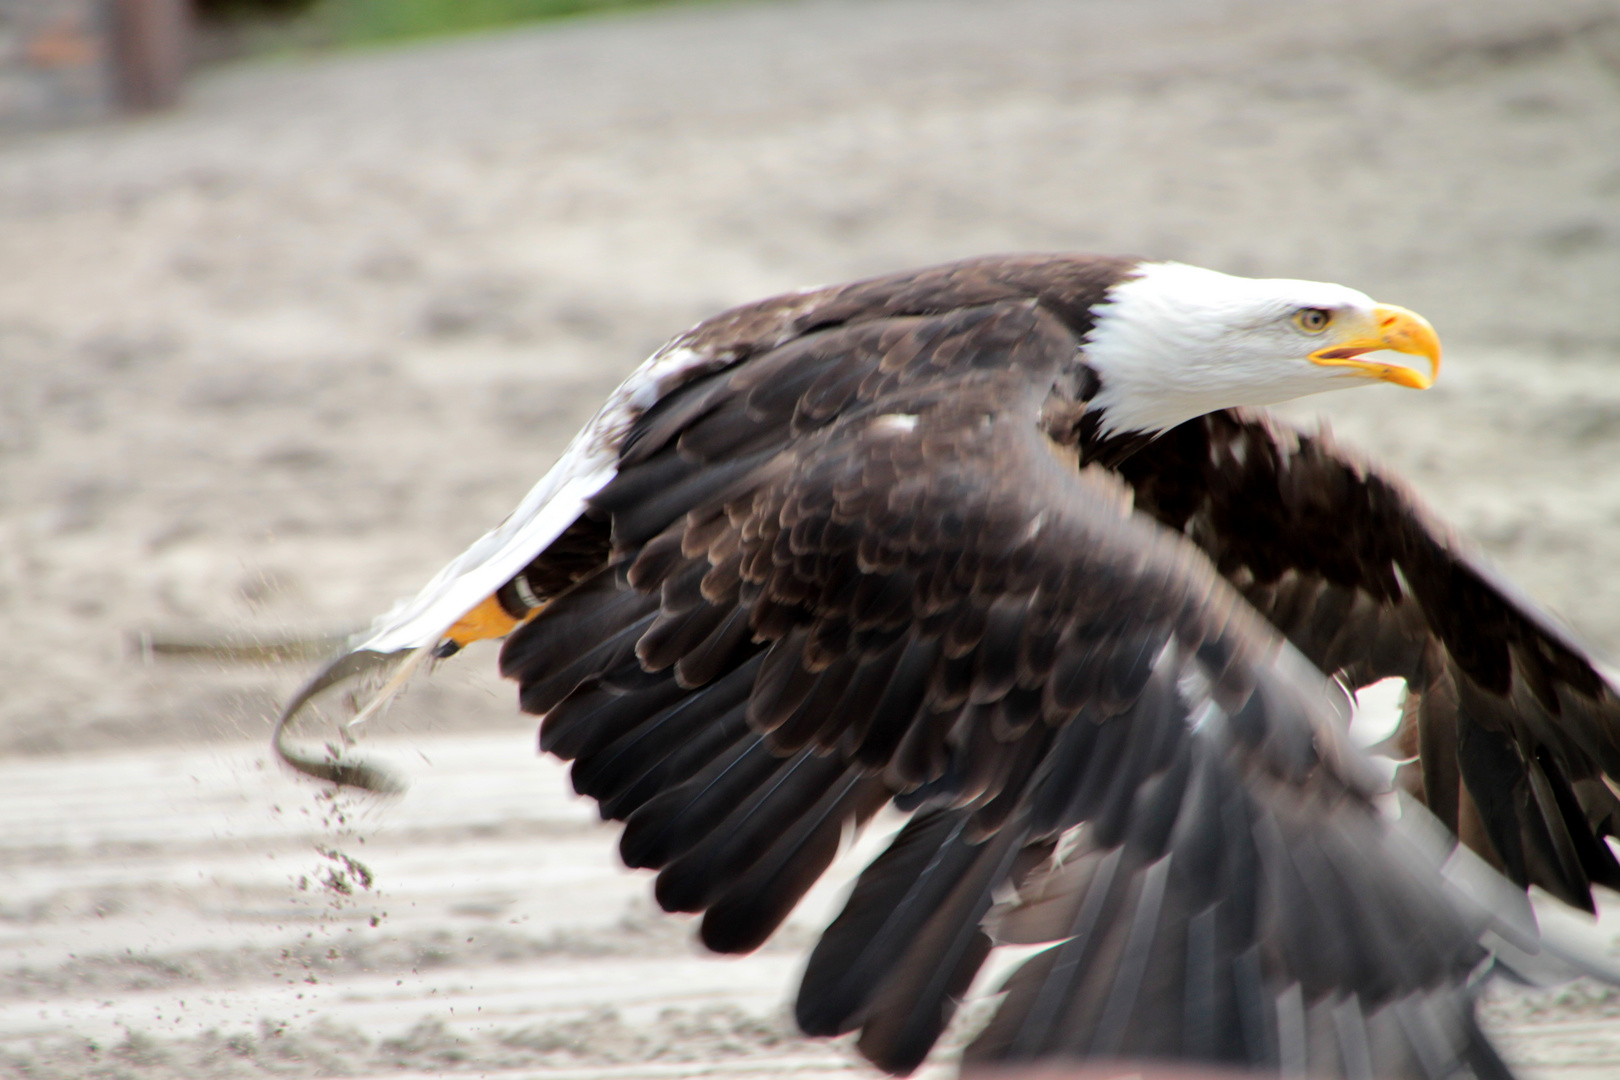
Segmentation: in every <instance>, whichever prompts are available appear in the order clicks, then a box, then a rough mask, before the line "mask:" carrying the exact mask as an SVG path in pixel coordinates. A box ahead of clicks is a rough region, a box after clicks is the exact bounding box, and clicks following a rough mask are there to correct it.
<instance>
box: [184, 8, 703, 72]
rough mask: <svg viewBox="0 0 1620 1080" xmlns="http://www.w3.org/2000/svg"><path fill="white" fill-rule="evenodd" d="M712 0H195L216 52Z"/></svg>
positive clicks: (366, 40)
mask: <svg viewBox="0 0 1620 1080" xmlns="http://www.w3.org/2000/svg"><path fill="white" fill-rule="evenodd" d="M704 2H714V0H197V3H198V13H199V15H200V16H201V18H202V20H203V26H204V28H205V30H206V31H208V32H209V33H210V34H211V35H212V37H213V39H214V40H215V41H216V42H218V43H220V44H222V45H223V48H221V49H216V50H215V51H217V52H219V53H220V54H221V57H222V58H229V57H230V56H240V55H253V54H264V53H275V52H282V51H286V50H288V49H291V50H293V51H302V50H304V49H309V48H315V49H325V48H332V47H339V48H341V47H344V46H352V45H369V44H374V43H384V42H391V41H409V40H412V39H416V38H430V37H440V36H443V35H447V34H464V33H471V32H474V31H478V30H493V29H499V28H500V27H504V26H516V25H519V24H521V23H530V22H540V21H544V20H548V19H566V18H572V17H575V16H585V15H594V14H609V13H613V12H621V11H629V10H632V9H634V8H650V7H668V6H673V5H674V4H679V3H685V4H693V3H704Z"/></svg>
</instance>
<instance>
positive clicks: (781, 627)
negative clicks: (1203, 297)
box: [502, 299, 1495, 1076]
mask: <svg viewBox="0 0 1620 1080" xmlns="http://www.w3.org/2000/svg"><path fill="white" fill-rule="evenodd" d="M1078 346H1079V339H1078V337H1077V335H1076V333H1075V331H1074V329H1073V328H1072V327H1071V326H1069V325H1067V324H1066V323H1065V322H1064V321H1063V320H1062V319H1060V318H1057V317H1055V316H1054V315H1053V313H1052V312H1051V311H1049V310H1047V309H1046V308H1045V307H1044V306H1043V305H1042V304H1041V303H1039V302H1038V301H1037V300H1033V299H1032V300H1007V301H1002V302H994V303H987V304H980V305H976V306H971V307H966V308H957V307H953V308H949V309H948V310H945V311H942V312H940V313H937V314H890V313H882V314H881V317H875V318H868V319H865V320H862V321H846V322H843V323H840V324H836V325H824V326H822V327H821V328H819V329H810V330H808V331H807V332H805V333H804V334H802V335H801V336H798V337H796V338H794V339H793V340H791V341H789V342H787V343H785V344H783V345H781V346H779V347H777V348H775V349H772V350H768V351H764V352H761V353H759V354H757V355H755V356H753V357H751V358H749V359H747V360H746V361H744V362H741V363H739V364H737V365H735V366H733V367H730V368H727V369H725V370H722V371H719V372H716V373H714V374H711V375H708V376H706V377H703V378H701V379H697V380H694V381H692V382H690V383H688V384H687V385H686V386H684V387H682V388H680V389H678V390H676V391H675V392H673V393H671V394H669V395H667V396H666V397H664V398H663V399H661V400H660V401H659V402H658V403H657V404H656V405H654V406H653V407H652V408H651V409H650V410H648V411H647V413H646V414H645V415H644V416H642V417H641V418H640V419H639V420H638V421H637V422H636V424H635V425H634V426H632V428H631V429H630V431H629V433H628V435H627V437H626V439H625V441H624V447H623V451H622V453H621V457H620V462H619V468H618V472H617V475H616V477H615V478H614V479H613V480H612V481H611V482H609V483H608V484H607V485H606V486H605V487H603V488H602V489H601V490H600V491H599V492H597V493H596V494H595V495H593V496H591V497H590V499H589V500H588V509H587V510H586V515H585V517H586V520H587V521H593V522H595V523H597V525H596V527H598V528H600V529H602V530H604V531H605V533H606V534H608V535H609V536H610V537H611V545H612V553H613V554H612V557H611V558H610V559H609V560H608V561H607V562H606V563H605V564H604V565H603V566H602V567H600V568H599V569H598V570H596V571H595V572H594V573H593V574H591V575H590V576H587V577H585V578H583V579H582V580H580V581H578V583H576V584H574V585H573V586H571V587H570V588H568V589H567V591H565V592H563V593H562V595H561V596H559V597H558V598H557V599H555V600H554V601H552V602H551V603H550V604H549V606H547V607H546V608H545V609H544V610H543V611H542V612H541V613H540V614H539V615H538V617H536V618H535V619H533V621H531V622H529V623H527V624H526V625H524V626H522V627H521V628H519V629H518V630H517V631H516V632H514V633H513V634H512V636H511V637H510V638H509V639H508V641H507V643H506V645H505V648H504V650H503V653H502V670H503V671H504V672H505V673H506V674H507V675H509V676H511V677H513V678H515V679H517V680H518V681H519V682H520V684H521V686H522V701H523V705H524V708H526V709H527V710H529V711H532V712H535V713H540V714H544V716H545V720H544V722H543V725H542V734H541V740H542V745H543V746H544V747H545V748H546V749H548V750H551V751H552V752H554V753H557V754H559V755H561V756H563V757H566V758H571V759H573V760H574V762H575V764H574V767H573V778H574V783H575V786H576V787H577V788H578V790H580V791H581V792H582V793H584V794H587V795H591V796H593V797H595V798H597V799H598V800H599V801H600V803H601V807H602V811H603V813H604V815H606V816H609V817H613V818H618V819H622V820H624V821H625V822H626V825H625V831H624V834H623V838H622V843H621V850H622V852H623V854H624V857H625V860H626V861H627V862H628V863H629V864H630V865H632V866H639V867H648V868H653V869H657V870H658V871H659V875H658V880H657V886H656V890H657V896H658V899H659V901H660V903H662V904H663V906H664V907H666V908H668V909H670V910H679V911H702V912H705V916H704V920H703V926H702V936H703V940H704V941H705V942H706V943H707V944H708V945H709V946H710V947H712V948H715V949H718V950H722V951H743V950H747V949H751V948H753V947H755V946H757V945H758V944H759V943H760V942H762V941H763V940H764V939H765V938H766V937H767V936H768V935H769V934H770V933H771V931H772V930H773V929H774V928H775V927H776V926H777V925H779V924H780V922H781V920H782V919H783V918H784V917H785V916H786V915H787V914H788V912H789V911H790V910H791V909H792V907H793V905H794V904H795V903H796V902H797V901H798V899H799V898H800V897H802V896H803V894H804V892H805V891H806V890H807V889H808V888H809V886H810V885H811V884H812V883H813V882H814V881H815V880H816V878H817V877H819V875H820V874H821V873H822V871H823V870H824V869H825V868H826V867H827V865H828V864H829V862H830V861H831V859H832V857H833V855H834V854H835V852H836V850H837V847H838V843H839V840H840V837H841V836H842V835H843V833H844V832H845V830H846V829H847V827H848V826H849V824H850V823H859V822H862V821H864V820H866V819H867V818H869V817H870V816H871V815H872V814H873V813H874V812H875V811H876V810H877V809H878V808H879V807H881V806H882V805H884V804H885V803H887V802H889V801H890V800H895V801H896V802H897V803H898V804H899V805H900V806H901V807H902V808H903V809H910V810H911V811H912V817H911V819H910V822H909V824H908V825H907V826H906V827H905V828H904V829H902V830H901V832H900V833H899V834H898V835H897V836H896V837H895V839H894V841H893V843H892V844H891V845H890V847H889V849H888V850H887V851H886V852H885V853H884V854H883V855H882V856H880V857H879V858H878V859H877V860H876V861H875V862H874V863H873V864H872V865H871V866H870V867H868V868H867V869H866V871H865V872H864V873H863V874H862V875H861V877H860V879H859V881H858V883H857V884H856V886H855V888H854V891H853V892H852V894H851V896H850V898H849V900H848V903H847V904H846V906H845V908H844V911H843V913H842V914H841V915H840V916H839V918H838V919H837V920H836V921H835V922H834V923H833V924H832V926H831V927H830V928H829V929H828V930H827V932H826V934H825V935H824V936H823V938H822V940H821V943H820V944H819V945H818V946H817V948H816V950H815V951H814V953H813V955H812V956H811V959H810V962H809V966H808V968H807V970H806V973H805V977H804V982H803V985H802V988H801V991H800V995H799V1000H798V1006H797V1014H798V1018H799V1022H800V1024H801V1026H802V1027H803V1028H804V1029H805V1030H806V1031H807V1032H810V1033H813V1034H833V1033H838V1032H844V1031H851V1030H854V1029H860V1031H861V1041H860V1046H861V1049H862V1050H863V1052H864V1053H866V1054H867V1055H868V1056H869V1057H871V1058H872V1059H873V1060H874V1061H875V1062H877V1063H878V1064H879V1065H881V1066H883V1067H884V1068H887V1069H890V1070H893V1071H899V1072H904V1071H908V1070H910V1069H911V1068H914V1067H915V1066H916V1065H917V1064H918V1063H919V1062H920V1061H921V1060H922V1059H923V1057H924V1056H925V1055H926V1053H927V1052H928V1050H929V1048H930V1047H931V1046H932V1045H933V1043H934V1041H935V1039H936V1038H937V1036H938V1035H939V1033H940V1031H941V1030H942V1028H943V1027H944V1025H945V1024H946V1022H947V1021H948V1020H949V1018H950V1016H951V1014H952V1011H953V1009H954V1006H955V1002H956V1000H957V999H958V997H959V996H960V995H961V994H962V993H963V992H964V991H965V989H966V987H967V985H968V983H969V982H970V981H971V980H972V978H973V976H974V974H975V973H976V971H977V970H978V969H979V967H980V965H981V963H982V962H983V960H984V958H985V955H986V954H987V952H988V949H989V947H990V943H991V942H990V938H989V937H988V936H987V935H986V932H985V926H986V916H987V914H988V913H989V912H990V910H991V907H992V904H993V902H994V901H995V900H996V899H997V898H998V897H1005V896H1006V895H1007V894H1008V890H1009V889H1014V888H1016V889H1018V890H1021V895H1022V896H1023V897H1024V900H1023V902H1022V904H1021V905H1019V906H1017V907H1015V908H1013V909H1012V910H1011V911H1009V912H1008V913H1006V914H1005V915H1004V916H1003V917H1002V918H1000V919H999V920H998V922H999V929H997V930H996V932H997V933H998V934H1001V935H1003V936H1004V937H1005V938H1006V939H1007V940H1013V941H1020V942H1029V941H1053V942H1059V943H1060V944H1058V945H1057V946H1056V947H1055V948H1054V949H1053V950H1050V951H1048V952H1046V953H1044V954H1042V955H1041V956H1040V957H1038V958H1037V959H1036V960H1035V961H1033V962H1031V964H1029V965H1027V966H1026V967H1025V968H1024V969H1023V970H1022V972H1021V973H1020V974H1019V975H1018V976H1016V977H1015V978H1014V980H1013V983H1012V987H1011V993H1010V995H1009V997H1008V999H1007V1002H1006V1004H1005V1005H1004V1006H1003V1009H1002V1012H1001V1014H1000V1016H999V1017H998V1019H997V1020H996V1022H995V1023H994V1024H993V1025H992V1027H991V1029H990V1030H989V1031H988V1032H987V1033H986V1035H985V1036H984V1037H983V1038H982V1039H981V1040H980V1042H979V1044H978V1045H977V1048H976V1050H975V1051H974V1053H975V1054H976V1055H977V1056H978V1057H982V1058H988V1059H1005V1058H1019V1057H1031V1056H1044V1055H1049V1054H1054V1053H1072V1054H1093V1055H1114V1056H1117V1055H1134V1056H1156V1057H1177V1056H1185V1057H1192V1058H1199V1059H1206V1060H1216V1061H1228V1062H1238V1063H1267V1062H1269V1063H1271V1064H1273V1065H1282V1066H1285V1067H1290V1068H1291V1067H1293V1066H1296V1065H1299V1066H1304V1067H1307V1068H1309V1069H1311V1070H1312V1071H1317V1070H1321V1071H1328V1072H1344V1073H1345V1074H1347V1075H1361V1074H1367V1075H1374V1074H1376V1075H1381V1076H1399V1075H1415V1076H1430V1075H1439V1074H1440V1071H1442V1070H1443V1069H1445V1068H1447V1067H1449V1066H1450V1065H1451V1064H1452V1063H1454V1062H1456V1061H1458V1060H1469V1061H1472V1062H1473V1063H1474V1064H1475V1065H1476V1066H1477V1067H1478V1068H1479V1069H1480V1070H1481V1071H1483V1072H1489V1071H1490V1070H1491V1069H1492V1068H1493V1067H1494V1066H1495V1058H1494V1056H1493V1055H1492V1054H1491V1052H1490V1051H1489V1048H1488V1046H1486V1045H1485V1044H1484V1042H1483V1041H1482V1040H1481V1039H1480V1038H1479V1037H1478V1035H1477V1032H1476V1031H1475V1030H1474V1028H1473V1026H1472V1019H1471V1004H1470V1001H1469V999H1468V996H1467V991H1466V989H1465V982H1466V979H1467V977H1468V975H1469V973H1470V971H1471V970H1472V969H1473V967H1474V966H1475V964H1476V963H1477V962H1478V961H1479V960H1480V958H1481V957H1482V955H1483V953H1482V950H1480V948H1479V947H1478V945H1477V944H1476V940H1475V939H1476V936H1477V934H1478V932H1479V931H1480V929H1481V928H1480V926H1478V925H1471V924H1470V923H1469V922H1468V921H1467V919H1466V918H1465V917H1464V916H1463V915H1461V914H1460V913H1459V909H1458V908H1457V907H1455V906H1454V905H1453V902H1452V899H1451V898H1449V897H1448V895H1447V894H1446V892H1445V891H1444V889H1443V888H1442V886H1441V882H1440V878H1439V877H1438V875H1437V873H1436V871H1435V869H1434V867H1433V866H1432V865H1430V864H1429V863H1427V862H1425V861H1424V859H1422V858H1421V857H1419V856H1417V855H1415V854H1414V853H1412V852H1411V851H1410V850H1409V849H1408V848H1406V847H1403V846H1402V845H1401V844H1399V843H1397V842H1395V841H1393V840H1392V839H1391V838H1390V836H1389V835H1388V831H1387V829H1386V826H1385V825H1384V824H1383V822H1382V820H1381V819H1380V818H1379V816H1378V815H1377V814H1376V813H1375V812H1374V811H1373V810H1372V808H1371V806H1370V804H1369V802H1368V801H1367V797H1366V790H1365V788H1364V787H1363V786H1362V784H1363V782H1362V780H1360V779H1358V775H1359V774H1358V770H1357V760H1358V759H1356V757H1355V756H1354V754H1353V753H1352V752H1350V751H1347V750H1346V749H1345V748H1344V746H1343V743H1342V739H1341V735H1340V726H1339V725H1340V723H1341V721H1340V718H1339V717H1338V716H1337V715H1336V713H1335V712H1334V710H1333V708H1332V707H1331V705H1330V702H1329V698H1328V696H1327V695H1326V694H1325V683H1324V680H1323V679H1322V678H1321V676H1320V675H1319V674H1317V673H1316V672H1315V671H1314V670H1313V669H1311V668H1310V666H1309V665H1308V664H1306V663H1305V662H1303V660H1301V659H1300V658H1299V656H1298V654H1297V653H1296V652H1294V651H1293V650H1292V649H1290V648H1289V647H1287V646H1286V645H1285V644H1284V643H1283V642H1282V640H1281V639H1280V638H1279V636H1278V635H1277V634H1276V633H1275V632H1274V631H1273V630H1272V629H1271V628H1270V627H1269V626H1268V625H1267V624H1266V623H1265V622H1264V621H1263V620H1261V619H1260V618H1258V617H1257V616H1256V615H1255V613H1254V612H1253V610H1252V609H1250V608H1249V607H1248V605H1247V604H1245V603H1244V602H1243V600H1242V599H1241V597H1240V596H1239V595H1238V594H1237V593H1236V591H1235V590H1233V589H1232V588H1231V587H1230V586H1229V585H1228V584H1227V583H1226V582H1225V581H1224V580H1223V579H1222V578H1221V577H1220V576H1219V575H1218V574H1217V573H1216V572H1215V569H1214V567H1213V566H1212V565H1211V563H1210V562H1209V560H1208V559H1207V558H1206V557H1205V555H1204V554H1203V553H1202V552H1201V551H1200V550H1198V549H1197V548H1196V547H1195V546H1194V545H1193V544H1192V543H1190V542H1189V541H1188V540H1187V539H1186V538H1185V537H1183V536H1181V535H1178V534H1177V533H1176V532H1174V531H1172V530H1170V529H1166V528H1164V527H1162V526H1160V525H1159V524H1157V523H1156V522H1154V521H1153V520H1151V519H1150V518H1149V517H1147V516H1146V515H1143V514H1139V513H1136V512H1134V511H1132V509H1131V506H1130V499H1129V497H1128V492H1127V490H1126V489H1125V488H1124V487H1123V485H1121V484H1120V483H1119V482H1118V481H1117V479H1115V478H1114V477H1112V476H1110V475H1109V474H1107V473H1106V472H1103V471H1101V470H1084V471H1082V470H1081V469H1079V468H1078V467H1077V461H1076V455H1075V450H1074V447H1072V446H1065V445H1063V443H1062V442H1061V441H1057V440H1054V438H1053V434H1054V433H1057V434H1061V433H1064V432H1068V431H1071V430H1072V420H1073V418H1074V416H1075V415H1076V414H1077V410H1078V406H1079V402H1078V401H1077V399H1076V394H1077V393H1080V392H1081V391H1082V390H1083V381H1084V380H1083V377H1082V376H1081V374H1080V373H1078V372H1077V371H1076V370H1075V369H1074V364H1075V360H1076V356H1077V350H1078ZM540 563H541V564H543V563H544V557H542V559H541V560H540ZM543 569H544V566H543V565H538V566H536V567H535V568H534V571H533V572H535V573H539V572H541V571H542V570H543ZM1075 826H1080V828H1079V829H1078V830H1075V828H1074V827H1075ZM1368 1070H1370V1072H1369V1071H1368Z"/></svg>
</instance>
